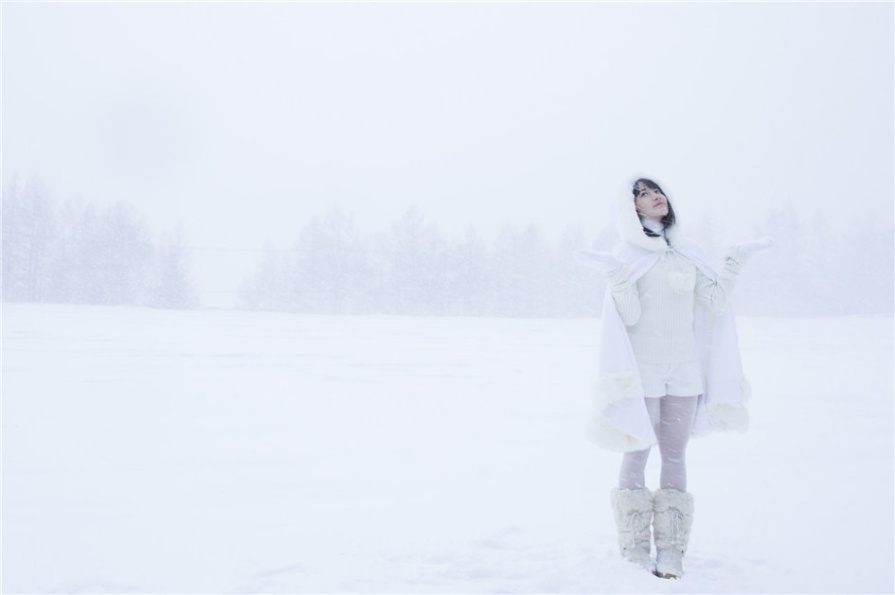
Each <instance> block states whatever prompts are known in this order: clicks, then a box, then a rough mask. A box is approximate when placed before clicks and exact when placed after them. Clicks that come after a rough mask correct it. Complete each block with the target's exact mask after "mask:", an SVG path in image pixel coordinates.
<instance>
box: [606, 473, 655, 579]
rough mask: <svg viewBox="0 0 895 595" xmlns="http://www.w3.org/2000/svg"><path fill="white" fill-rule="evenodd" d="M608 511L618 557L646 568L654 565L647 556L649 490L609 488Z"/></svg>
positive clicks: (650, 509)
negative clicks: (610, 515)
mask: <svg viewBox="0 0 895 595" xmlns="http://www.w3.org/2000/svg"><path fill="white" fill-rule="evenodd" d="M612 510H613V512H614V513H615V526H616V528H617V529H618V545H619V548H620V549H621V553H622V556H623V557H625V558H626V559H627V560H629V561H630V562H633V563H635V564H638V565H639V566H642V567H644V568H646V569H647V570H649V571H653V570H654V568H655V566H654V565H653V561H652V559H651V558H650V521H651V520H652V518H653V498H652V493H651V492H650V491H649V490H647V489H640V490H626V489H621V488H618V489H614V490H612Z"/></svg>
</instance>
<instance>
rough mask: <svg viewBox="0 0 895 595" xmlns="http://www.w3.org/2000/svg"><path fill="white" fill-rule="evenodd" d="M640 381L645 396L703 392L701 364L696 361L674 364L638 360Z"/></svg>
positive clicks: (699, 393)
mask: <svg viewBox="0 0 895 595" xmlns="http://www.w3.org/2000/svg"><path fill="white" fill-rule="evenodd" d="M637 366H638V368H639V369H640V383H641V384H642V385H643V393H644V396H645V397H647V398H656V397H664V396H665V395H674V396H676V397H695V396H697V395H701V394H702V393H703V392H705V382H704V381H703V377H702V366H701V365H700V364H699V362H698V361H696V360H693V361H689V362H681V363H676V364H653V363H643V362H638V364H637Z"/></svg>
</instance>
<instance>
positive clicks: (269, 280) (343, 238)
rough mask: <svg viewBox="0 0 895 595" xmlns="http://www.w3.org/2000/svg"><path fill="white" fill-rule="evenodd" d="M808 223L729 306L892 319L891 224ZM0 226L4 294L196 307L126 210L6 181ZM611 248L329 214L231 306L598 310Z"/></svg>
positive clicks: (173, 261)
mask: <svg viewBox="0 0 895 595" xmlns="http://www.w3.org/2000/svg"><path fill="white" fill-rule="evenodd" d="M804 215H805V211H804V210H797V209H796V208H795V207H794V206H793V205H792V203H787V204H784V205H782V206H781V207H780V208H779V209H776V210H773V211H771V212H768V213H767V214H766V215H765V216H764V217H763V219H762V220H761V222H760V223H759V224H758V225H756V227H755V233H754V237H761V236H771V237H773V238H774V240H775V246H774V248H773V249H772V250H771V251H769V252H766V253H761V254H759V255H757V256H756V257H755V258H754V259H753V261H751V262H749V263H748V265H747V266H746V267H745V269H744V271H743V273H742V275H741V278H740V279H739V281H738V286H737V289H736V292H735V303H736V306H737V312H738V313H740V314H747V315H767V316H830V315H852V314H865V315H866V314H891V313H892V312H893V301H895V295H893V294H895V280H893V279H895V229H893V224H892V222H885V221H884V222H879V221H868V223H867V224H865V225H863V226H861V225H856V226H853V227H850V228H847V229H846V228H843V226H842V225H841V224H839V222H836V223H837V227H836V229H835V232H834V230H833V228H831V227H830V225H829V224H828V221H827V219H826V217H825V214H824V213H823V212H820V211H817V212H815V213H814V214H813V215H812V216H811V219H810V221H808V220H805V218H804ZM2 217H3V218H2V234H3V245H2V248H3V267H2V275H3V276H2V286H3V299H4V301H20V302H21V301H24V302H66V303H81V304H127V305H146V306H155V307H166V308H192V307H197V306H201V304H200V303H199V301H198V300H197V298H196V292H195V289H194V288H195V287H196V283H195V277H194V274H195V273H194V272H193V271H192V268H191V259H190V248H189V246H188V244H187V242H186V239H185V237H184V234H183V233H182V232H178V233H176V234H167V235H162V236H160V237H158V238H154V237H153V236H152V234H151V233H150V231H149V229H148V228H147V226H146V224H145V222H144V218H143V217H142V216H141V214H140V213H139V212H137V211H136V209H134V208H133V207H131V206H129V205H127V204H125V203H119V204H115V205H112V206H108V207H98V206H95V205H91V204H89V203H77V202H67V203H57V202H56V201H54V200H52V199H51V198H49V196H48V193H47V192H45V191H44V190H43V189H42V188H41V187H40V185H39V184H35V183H32V184H27V185H20V184H18V183H12V184H10V185H9V186H8V187H7V188H5V189H4V195H3V211H2ZM688 231H689V233H690V234H691V235H694V236H695V237H696V239H697V240H698V241H700V242H701V243H702V244H703V245H704V247H705V248H706V249H707V251H708V252H709V254H710V255H714V256H715V258H716V261H717V262H718V263H720V260H721V257H722V256H723V253H724V250H725V249H726V247H727V244H728V243H729V242H728V240H727V239H726V238H725V237H724V236H725V232H724V230H723V229H721V227H720V226H718V225H715V224H713V222H712V221H709V220H704V221H703V222H701V223H699V224H698V225H696V226H693V227H688ZM614 242H615V234H614V232H613V231H612V230H611V226H609V225H607V226H606V227H605V228H604V229H603V231H602V232H600V233H599V234H597V235H596V237H593V236H589V235H588V234H587V233H586V232H585V231H584V228H583V227H576V226H569V227H567V228H566V229H565V230H564V232H563V233H562V234H561V235H560V237H559V238H558V239H555V240H551V239H549V238H548V237H547V236H545V235H544V234H543V233H542V232H541V230H540V229H539V228H538V226H537V224H535V223H532V224H530V225H528V226H525V227H517V226H513V225H509V224H507V225H505V226H504V227H503V229H502V230H501V231H500V232H499V233H498V234H497V235H496V236H495V237H493V238H490V239H486V238H483V237H482V236H480V235H479V234H478V233H477V232H476V231H475V229H474V228H472V227H470V229H469V230H468V231H467V232H466V233H465V234H463V235H461V236H459V237H450V236H448V235H446V234H444V233H443V232H442V231H441V230H440V229H439V227H438V225H437V224H436V223H433V222H429V221H427V220H426V218H425V216H424V215H423V214H422V213H421V212H420V211H418V210H417V209H414V208H411V209H408V210H407V211H406V212H405V213H404V214H403V215H402V216H401V217H399V218H398V219H397V220H396V221H394V222H393V223H392V224H391V226H389V228H388V229H387V230H384V231H380V232H378V233H370V234H362V233H360V232H359V231H358V230H357V229H356V228H355V225H354V219H353V216H352V215H351V214H350V213H347V212H345V211H343V210H342V209H341V208H339V207H338V206H331V207H330V208H329V209H328V210H327V211H326V212H325V213H323V214H321V215H320V216H318V217H314V218H312V219H311V220H309V221H307V222H306V223H305V225H304V227H303V228H302V229H301V230H300V231H299V233H298V235H297V237H296V238H295V239H294V241H293V243H292V244H291V245H290V246H287V247H273V246H268V247H267V248H265V249H264V250H263V251H262V252H261V253H260V254H261V255H260V257H259V259H258V262H257V265H256V267H255V269H254V271H253V272H252V273H251V274H249V275H247V277H246V278H245V279H244V280H243V282H242V284H241V287H240V288H239V292H238V299H237V301H236V303H234V304H233V305H234V307H238V308H243V309H249V310H267V311H278V312H296V313H312V314H399V315H425V316H501V317H590V316H598V315H599V312H600V308H601V304H602V297H603V291H604V285H603V282H602V280H601V278H600V276H599V274H597V273H596V272H594V271H592V270H590V269H587V268H585V267H582V266H580V265H577V264H575V262H574V261H573V259H572V254H573V252H574V251H575V250H578V249H581V248H588V247H589V248H596V249H601V250H608V249H610V248H611V246H612V245H613V244H614ZM198 273H200V274H201V271H199V272H198Z"/></svg>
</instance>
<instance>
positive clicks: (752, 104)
mask: <svg viewBox="0 0 895 595" xmlns="http://www.w3.org/2000/svg"><path fill="white" fill-rule="evenodd" d="M893 28H895V8H893V4H892V3H891V2H883V3H863V4H861V3H853V2H848V3H791V4H779V3H457V4H450V3H382V4H379V3H350V4H349V3H344V4H343V3H265V4H260V3H140V4H130V3H84V4H75V3H61V4H59V3H57V4H27V3H21V4H16V3H9V2H4V3H3V5H2V34H3V39H2V51H3V55H2V99H3V103H2V117H3V121H2V124H3V130H2V142H3V146H2V148H3V155H2V165H3V178H4V182H6V181H8V180H9V179H10V178H11V177H12V176H13V175H19V176H21V177H24V178H29V177H32V176H38V177H39V178H40V179H41V180H42V181H43V182H44V183H45V185H46V186H47V187H48V188H49V189H51V190H52V192H53V194H54V195H55V196H57V198H60V199H66V198H69V197H73V196H80V197H83V198H84V199H85V200H87V201H96V202H103V203H105V202H113V201H116V200H126V201H129V202H132V203H134V204H135V205H136V206H137V207H138V208H139V210H140V211H141V212H143V213H145V214H146V215H147V217H148V219H149V223H150V225H151V227H152V229H153V230H154V231H156V232H160V231H165V230H173V229H174V228H175V227H176V226H177V225H178V224H180V225H182V226H183V228H184V231H185V232H186V234H187V237H188V238H189V240H190V243H191V244H193V245H196V246H205V247H218V248H224V247H228V248H243V249H247V250H257V249H259V248H261V247H262V245H263V244H264V243H265V241H267V240H270V241H272V242H273V243H274V244H277V245H281V246H284V247H285V246H288V245H289V244H291V242H292V240H293V239H294V238H295V237H296V235H297V233H298V230H299V229H300V228H301V226H302V225H303V224H304V223H305V221H306V220H307V219H308V218H309V217H310V216H312V215H315V214H321V213H322V212H323V211H324V210H325V208H326V206H327V205H329V204H331V203H337V204H339V205H341V206H342V207H343V208H344V209H345V210H347V211H350V212H353V213H354V214H355V218H356V219H355V221H356V225H357V227H358V228H359V229H360V230H362V231H375V230H382V229H385V228H386V227H387V226H388V224H389V223H390V222H391V221H393V220H394V219H396V218H397V217H399V216H400V214H401V213H402V212H403V211H404V210H405V209H406V208H408V207H409V206H411V205H416V206H417V207H419V208H420V209H421V210H422V212H423V213H424V214H425V215H426V217H427V218H428V219H429V220H431V221H435V222H438V223H439V224H440V225H441V227H442V228H443V229H444V230H445V231H446V232H448V233H455V232H456V233H459V232H461V231H463V230H464V229H465V228H466V227H467V226H468V225H470V224H472V225H474V226H475V227H476V228H477V229H478V231H480V232H481V233H482V234H483V235H486V236H487V235H488V234H493V233H494V232H495V231H496V230H497V228H498V227H499V225H500V224H501V223H503V222H504V221H510V222H514V223H518V224H520V225H525V224H527V223H529V222H531V221H537V222H539V223H540V224H541V225H542V227H543V229H544V231H545V232H552V231H556V230H559V229H561V228H562V227H563V226H565V225H568V224H575V223H581V222H583V223H586V224H587V225H588V227H589V228H590V229H594V230H598V229H600V228H601V227H602V226H603V225H604V224H605V221H606V218H607V216H608V213H609V205H608V202H609V198H610V197H611V196H613V195H614V194H616V193H617V191H618V189H619V188H620V187H622V186H624V185H625V184H627V182H628V181H629V180H630V179H631V178H632V176H634V175H636V174H638V173H646V174H649V175H651V176H655V177H656V178H658V179H659V180H660V181H661V182H662V183H663V184H664V186H665V189H666V190H667V191H668V193H669V195H670V196H671V198H672V200H673V201H674V204H675V209H676V211H677V212H678V213H679V214H680V215H681V216H682V218H683V221H684V222H686V220H687V219H691V220H697V219H699V218H700V217H702V216H705V215H712V216H714V217H717V218H722V219H724V220H725V221H727V222H728V223H729V224H731V225H733V226H734V227H735V231H736V235H739V236H741V237H743V238H745V237H747V236H749V235H750V233H751V232H750V230H751V226H752V224H753V223H754V221H755V220H756V219H758V218H760V217H761V216H762V215H764V214H765V213H767V211H768V210H769V209H771V208H773V207H774V206H775V205H780V204H783V203H784V202H786V201H789V200H791V201H793V202H794V203H795V204H796V207H797V208H798V209H802V208H804V209H805V212H806V213H809V212H810V213H813V212H814V210H815V209H817V208H821V209H824V210H825V211H827V212H828V214H829V217H830V219H831V223H833V224H834V225H854V224H856V223H858V222H861V221H867V220H871V219H873V218H876V219H882V220H885V221H887V222H889V223H891V222H892V220H893V217H895V215H893V201H895V199H893V196H895V166H893V163H895V151H893V145H895V140H893V135H895V117H893V116H895V107H893V106H895V91H893V79H895V62H893V58H895V42H893ZM223 254H225V253H197V260H196V262H197V265H198V268H199V269H200V270H199V271H197V272H198V273H199V275H200V277H201V276H202V274H203V271H208V273H209V274H208V275H206V277H208V278H210V279H211V280H209V279H208V278H206V279H205V280H204V281H203V283H204V284H205V285H204V286H203V287H204V289H214V290H234V289H235V285H236V284H237V283H238V281H239V279H240V278H241V277H242V275H243V274H244V272H246V271H245V269H246V267H247V265H246V259H248V257H247V256H238V255H235V253H234V254H229V255H226V256H223ZM247 254H248V253H247ZM240 259H242V261H241V260H240ZM253 259H254V255H252V256H251V259H250V260H251V262H253ZM249 264H251V263H249ZM223 269H226V270H227V271H228V273H226V274H224V273H221V270H223ZM215 271H216V272H215ZM227 275H229V277H228V276H227Z"/></svg>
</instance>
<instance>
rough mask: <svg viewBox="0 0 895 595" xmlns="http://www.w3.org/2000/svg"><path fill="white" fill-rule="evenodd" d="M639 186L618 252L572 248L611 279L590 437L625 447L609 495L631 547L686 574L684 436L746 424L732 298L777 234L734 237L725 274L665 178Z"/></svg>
mask: <svg viewBox="0 0 895 595" xmlns="http://www.w3.org/2000/svg"><path fill="white" fill-rule="evenodd" d="M631 192H632V194H627V192H626V193H625V196H623V197H622V198H621V200H620V201H619V203H618V204H617V205H616V207H617V208H616V212H615V223H616V227H617V229H618V232H619V235H620V236H621V240H622V241H621V243H620V244H619V245H618V246H617V247H616V248H615V249H614V250H613V252H612V253H606V252H595V251H592V250H582V251H579V252H577V253H576V254H575V257H576V259H577V260H578V261H579V262H581V263H583V264H587V265H589V266H591V267H594V268H596V269H598V270H599V271H600V272H601V273H602V274H603V275H604V277H605V278H606V281H607V292H606V298H605V301H604V304H603V318H602V335H601V340H600V358H599V371H598V377H597V382H596V385H595V387H594V396H595V398H596V402H597V414H596V415H595V417H594V419H593V421H592V423H591V427H590V434H591V437H592V438H593V439H594V440H595V441H596V442H597V443H599V444H600V445H602V446H604V447H607V448H610V449H613V450H618V451H622V452H623V453H624V455H623V457H622V465H621V472H620V474H619V485H618V488H617V489H614V490H613V491H612V498H611V500H612V506H613V510H614V514H615V521H616V525H617V528H618V536H619V546H620V547H621V552H622V555H623V556H624V557H625V558H627V559H628V560H630V561H632V562H634V563H637V564H640V565H642V566H643V567H645V568H647V569H649V570H651V571H652V572H653V573H654V574H656V575H657V576H660V577H663V578H679V577H680V576H682V574H683V562H682V561H683V556H684V553H685V551H686V549H687V543H688V541H689V535H690V527H691V526H692V522H693V497H692V495H691V494H690V493H688V492H687V473H686V459H685V454H686V447H687V442H688V440H689V437H690V435H691V434H694V435H697V434H703V433H708V432H710V431H712V430H714V429H738V430H744V429H745V428H746V426H747V425H748V414H747V412H746V409H745V401H746V399H747V397H748V388H747V385H746V382H745V379H744V378H743V374H742V367H741V365H740V357H739V347H738V345H737V336H736V327H735V323H734V319H733V313H732V311H731V308H730V306H729V303H728V296H729V295H730V292H731V290H732V289H733V285H734V281H735V279H736V277H737V275H738V274H739V272H740V269H741V267H742V266H743V264H744V263H745V262H746V260H747V259H748V258H749V257H750V256H751V255H752V254H753V253H755V252H757V251H759V250H763V249H765V248H768V247H769V246H770V245H771V242H770V240H767V239H766V240H761V241H757V242H749V243H746V244H740V245H737V246H734V247H733V248H731V250H730V251H729V252H728V254H727V256H726V258H725V260H724V265H723V269H722V270H721V272H720V274H719V273H716V272H715V271H714V270H713V269H712V267H710V266H709V265H708V263H707V260H706V258H705V256H704V255H703V253H702V251H701V250H700V249H699V247H698V246H697V245H696V244H694V243H693V242H691V241H689V240H686V239H684V238H682V237H681V236H680V229H679V226H678V224H677V217H676V215H675V212H674V209H673V208H672V206H671V203H670V202H669V200H668V197H667V196H666V195H665V192H663V191H662V188H661V187H660V186H659V185H658V184H657V183H656V182H654V181H652V180H649V179H646V178H640V179H638V180H637V181H636V182H634V184H633V187H632V190H631ZM654 444H658V446H659V454H660V456H661V460H662V467H661V477H660V489H659V490H657V491H656V492H655V493H653V492H651V491H650V490H649V489H647V487H646V482H645V478H644V470H645V468H646V463H647V459H648V457H649V454H650V450H651V448H652V446H653V445H654ZM651 522H652V526H653V534H654V539H655V543H656V562H655V564H654V563H653V561H652V559H651V558H650V548H651V544H650V523H651Z"/></svg>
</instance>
